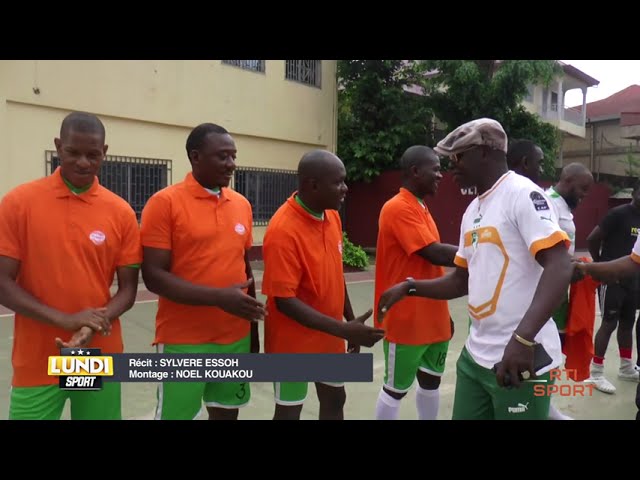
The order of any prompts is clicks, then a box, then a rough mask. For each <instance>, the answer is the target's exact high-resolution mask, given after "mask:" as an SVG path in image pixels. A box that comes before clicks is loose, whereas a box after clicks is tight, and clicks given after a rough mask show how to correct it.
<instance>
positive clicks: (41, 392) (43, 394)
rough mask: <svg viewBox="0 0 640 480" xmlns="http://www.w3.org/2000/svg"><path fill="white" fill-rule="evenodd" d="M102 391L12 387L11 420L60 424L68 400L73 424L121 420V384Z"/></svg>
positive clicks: (56, 386)
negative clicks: (44, 421) (77, 422)
mask: <svg viewBox="0 0 640 480" xmlns="http://www.w3.org/2000/svg"><path fill="white" fill-rule="evenodd" d="M102 385H103V387H102V390H99V391H77V392H74V391H70V390H60V387H59V386H58V385H44V386H40V387H12V388H11V399H10V404H9V420H60V417H61V416H62V411H63V410H64V405H65V403H66V402H67V399H69V402H70V404H71V405H70V407H71V419H72V420H122V409H121V395H120V383H119V382H104V381H103V383H102Z"/></svg>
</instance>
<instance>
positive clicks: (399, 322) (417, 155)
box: [375, 145, 458, 420]
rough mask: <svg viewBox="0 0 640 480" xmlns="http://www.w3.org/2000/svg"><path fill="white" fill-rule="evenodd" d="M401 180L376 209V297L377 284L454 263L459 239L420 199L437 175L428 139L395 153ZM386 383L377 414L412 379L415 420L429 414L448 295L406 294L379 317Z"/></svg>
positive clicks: (434, 274) (391, 415) (393, 412)
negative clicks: (448, 240) (446, 236)
mask: <svg viewBox="0 0 640 480" xmlns="http://www.w3.org/2000/svg"><path fill="white" fill-rule="evenodd" d="M400 168H401V170H402V187H401V188H400V192H399V193H398V194H397V195H396V196H394V197H393V198H391V199H390V200H389V201H388V202H387V203H385V204H384V206H383V207H382V210H381V211H380V219H379V225H378V243H377V248H376V285H375V304H376V305H377V304H378V301H379V300H380V295H382V292H384V291H385V290H387V289H388V288H390V287H392V286H393V285H395V284H397V283H399V282H402V281H404V280H405V279H407V278H411V279H413V278H415V279H419V280H428V279H434V278H440V277H442V276H443V275H444V273H445V272H444V268H443V267H442V265H447V266H453V265H454V264H453V259H454V257H455V255H456V252H457V250H458V247H456V246H455V245H448V244H444V243H440V233H439V232H438V228H437V227H436V224H435V222H434V221H433V218H432V217H431V214H430V213H429V209H428V208H427V206H426V204H425V203H424V198H425V197H426V196H427V195H434V194H435V193H436V191H437V189H438V182H439V181H440V180H441V179H442V174H441V173H440V160H439V159H438V156H437V155H436V154H435V152H434V151H433V150H431V149H430V148H429V147H425V146H422V145H416V146H413V147H410V148H409V149H407V151H406V152H405V153H404V155H403V156H402V158H401V159H400ZM375 319H376V325H380V326H383V328H384V330H385V332H386V334H385V339H384V360H385V373H384V385H383V386H382V389H381V390H380V395H379V396H378V402H377V404H376V419H378V420H396V419H397V418H398V414H399V412H400V401H401V400H402V398H403V397H404V396H405V395H406V394H407V392H408V391H409V389H410V388H411V386H412V385H413V382H414V379H415V378H417V379H418V387H417V389H416V409H417V411H418V418H419V419H420V420H435V419H436V418H437V416H438V407H439V403H440V395H439V390H438V387H439V386H440V378H441V377H442V374H443V373H444V364H445V360H446V358H447V350H448V348H449V340H450V339H451V336H452V335H453V332H452V325H453V324H452V322H451V317H450V316H449V306H448V304H447V301H446V300H433V299H431V298H418V297H411V298H405V299H403V300H402V301H401V302H398V303H397V304H396V305H394V306H393V308H392V309H391V310H389V312H388V313H387V315H386V316H385V317H384V321H382V319H381V318H379V316H378V314H377V313H376V316H375Z"/></svg>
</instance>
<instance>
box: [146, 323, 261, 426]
mask: <svg viewBox="0 0 640 480" xmlns="http://www.w3.org/2000/svg"><path fill="white" fill-rule="evenodd" d="M250 346H251V336H250V335H247V336H246V337H245V338H243V339H241V340H238V341H237V342H235V343H230V344H228V345H222V344H215V343H203V344H199V345H167V344H160V345H158V348H157V350H158V353H216V354H218V353H249V352H250ZM250 398H251V387H250V384H249V383H247V382H242V383H239V382H163V383H161V384H160V386H159V387H158V406H157V408H156V415H155V418H156V420H193V419H195V418H196V417H197V416H198V415H199V414H200V411H201V410H202V403H203V402H204V404H205V405H206V406H207V407H218V408H231V409H233V408H240V407H244V406H245V405H246V404H248V403H249V399H250Z"/></svg>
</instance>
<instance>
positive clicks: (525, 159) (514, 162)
mask: <svg viewBox="0 0 640 480" xmlns="http://www.w3.org/2000/svg"><path fill="white" fill-rule="evenodd" d="M543 161H544V153H543V152H542V149H541V148H540V147H539V146H538V145H536V144H535V143H534V142H532V141H531V140H515V141H514V142H512V143H511V144H510V145H509V150H508V151H507V166H508V167H509V170H513V171H514V172H516V173H517V174H518V175H522V176H523V177H527V178H528V179H529V180H531V181H532V182H533V183H536V184H537V183H538V182H539V181H540V176H541V174H542V162H543Z"/></svg>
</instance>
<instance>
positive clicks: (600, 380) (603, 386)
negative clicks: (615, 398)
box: [584, 374, 616, 393]
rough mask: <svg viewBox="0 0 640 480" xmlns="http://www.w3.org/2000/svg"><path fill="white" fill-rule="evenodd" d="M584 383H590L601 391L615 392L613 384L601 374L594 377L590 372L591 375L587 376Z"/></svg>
mask: <svg viewBox="0 0 640 480" xmlns="http://www.w3.org/2000/svg"><path fill="white" fill-rule="evenodd" d="M584 383H592V384H593V385H594V386H595V387H596V390H600V391H601V392H603V393H616V387H614V386H613V384H612V383H611V382H610V381H609V380H607V379H606V378H604V376H602V375H601V376H599V377H594V376H593V374H592V376H591V377H589V378H587V379H586V380H585V381H584Z"/></svg>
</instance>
